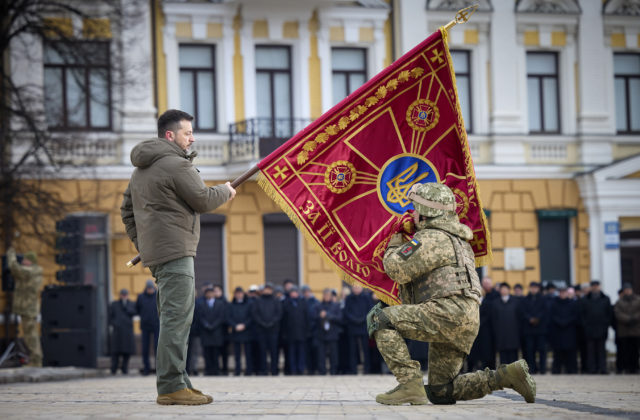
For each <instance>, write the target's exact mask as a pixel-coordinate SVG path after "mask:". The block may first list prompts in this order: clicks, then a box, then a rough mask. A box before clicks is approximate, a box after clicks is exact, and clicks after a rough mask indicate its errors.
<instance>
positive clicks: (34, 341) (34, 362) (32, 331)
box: [20, 315, 42, 367]
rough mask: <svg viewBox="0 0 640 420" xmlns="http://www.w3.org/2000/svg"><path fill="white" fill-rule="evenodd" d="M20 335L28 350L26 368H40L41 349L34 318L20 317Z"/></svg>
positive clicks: (36, 323)
mask: <svg viewBox="0 0 640 420" xmlns="http://www.w3.org/2000/svg"><path fill="white" fill-rule="evenodd" d="M20 319H21V320H22V335H23V337H24V344H26V346H27V348H28V349H29V363H28V366H36V367H39V366H42V348H41V346H40V334H39V333H38V322H37V321H36V317H34V316H25V315H21V316H20Z"/></svg>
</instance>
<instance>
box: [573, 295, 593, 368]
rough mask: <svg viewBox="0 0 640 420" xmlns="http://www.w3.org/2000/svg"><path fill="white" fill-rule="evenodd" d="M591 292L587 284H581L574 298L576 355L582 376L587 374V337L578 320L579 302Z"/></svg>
mask: <svg viewBox="0 0 640 420" xmlns="http://www.w3.org/2000/svg"><path fill="white" fill-rule="evenodd" d="M590 291H591V286H589V283H583V284H581V285H580V287H578V288H576V297H575V301H576V303H577V305H578V328H577V330H578V332H577V336H578V355H579V356H580V357H579V360H580V362H579V365H578V368H579V371H580V373H582V374H585V373H588V369H587V337H586V335H585V332H584V327H583V325H582V321H581V320H580V301H581V300H582V299H584V297H585V296H587V294H588V293H589V292H590Z"/></svg>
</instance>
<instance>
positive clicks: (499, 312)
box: [491, 283, 520, 365]
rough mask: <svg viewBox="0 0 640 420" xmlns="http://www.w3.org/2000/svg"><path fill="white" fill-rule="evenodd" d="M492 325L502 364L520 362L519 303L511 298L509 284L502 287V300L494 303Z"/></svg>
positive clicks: (503, 284) (496, 300)
mask: <svg viewBox="0 0 640 420" xmlns="http://www.w3.org/2000/svg"><path fill="white" fill-rule="evenodd" d="M491 324H492V325H493V334H494V340H495V348H496V350H497V351H498V353H499V354H500V364H503V365H504V364H509V363H512V362H515V361H516V360H518V347H519V346H520V325H519V321H518V301H517V300H516V299H515V298H514V297H513V296H511V286H509V284H508V283H502V284H501V285H500V298H499V299H495V300H494V302H493V308H492V311H491Z"/></svg>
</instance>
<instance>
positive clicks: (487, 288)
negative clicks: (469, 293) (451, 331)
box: [467, 277, 500, 372]
mask: <svg viewBox="0 0 640 420" xmlns="http://www.w3.org/2000/svg"><path fill="white" fill-rule="evenodd" d="M482 293H483V294H484V296H483V297H482V303H480V329H479V330H478V336H477V337H476V340H475V341H474V342H473V347H472V348H471V353H469V357H468V358H467V362H468V370H469V371H470V372H473V371H475V370H478V369H480V370H482V369H485V368H489V369H492V370H493V369H495V368H496V349H495V343H494V332H493V326H492V324H491V311H492V308H493V302H494V301H495V300H496V299H499V298H500V293H498V292H496V291H495V290H494V289H493V283H492V281H491V278H489V277H484V278H483V279H482Z"/></svg>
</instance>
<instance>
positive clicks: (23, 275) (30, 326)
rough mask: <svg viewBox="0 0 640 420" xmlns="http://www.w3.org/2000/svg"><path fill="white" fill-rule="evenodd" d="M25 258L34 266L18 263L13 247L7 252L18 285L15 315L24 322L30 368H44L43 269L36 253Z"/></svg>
mask: <svg viewBox="0 0 640 420" xmlns="http://www.w3.org/2000/svg"><path fill="white" fill-rule="evenodd" d="M25 258H27V259H29V260H31V262H32V265H30V266H25V265H22V264H20V263H18V260H17V258H16V251H15V250H14V249H13V247H11V248H9V249H8V250H7V261H8V263H9V269H10V270H11V274H12V275H13V277H14V278H15V285H16V288H15V291H14V292H13V313H14V314H16V315H20V319H21V321H22V332H23V335H24V342H25V344H26V345H27V348H28V349H29V352H30V355H29V363H28V366H42V349H41V347H40V334H39V333H38V323H37V318H38V314H39V313H40V295H39V291H40V286H42V268H41V267H40V266H39V265H38V264H37V259H36V255H35V254H34V253H32V252H30V253H27V254H26V255H25Z"/></svg>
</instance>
